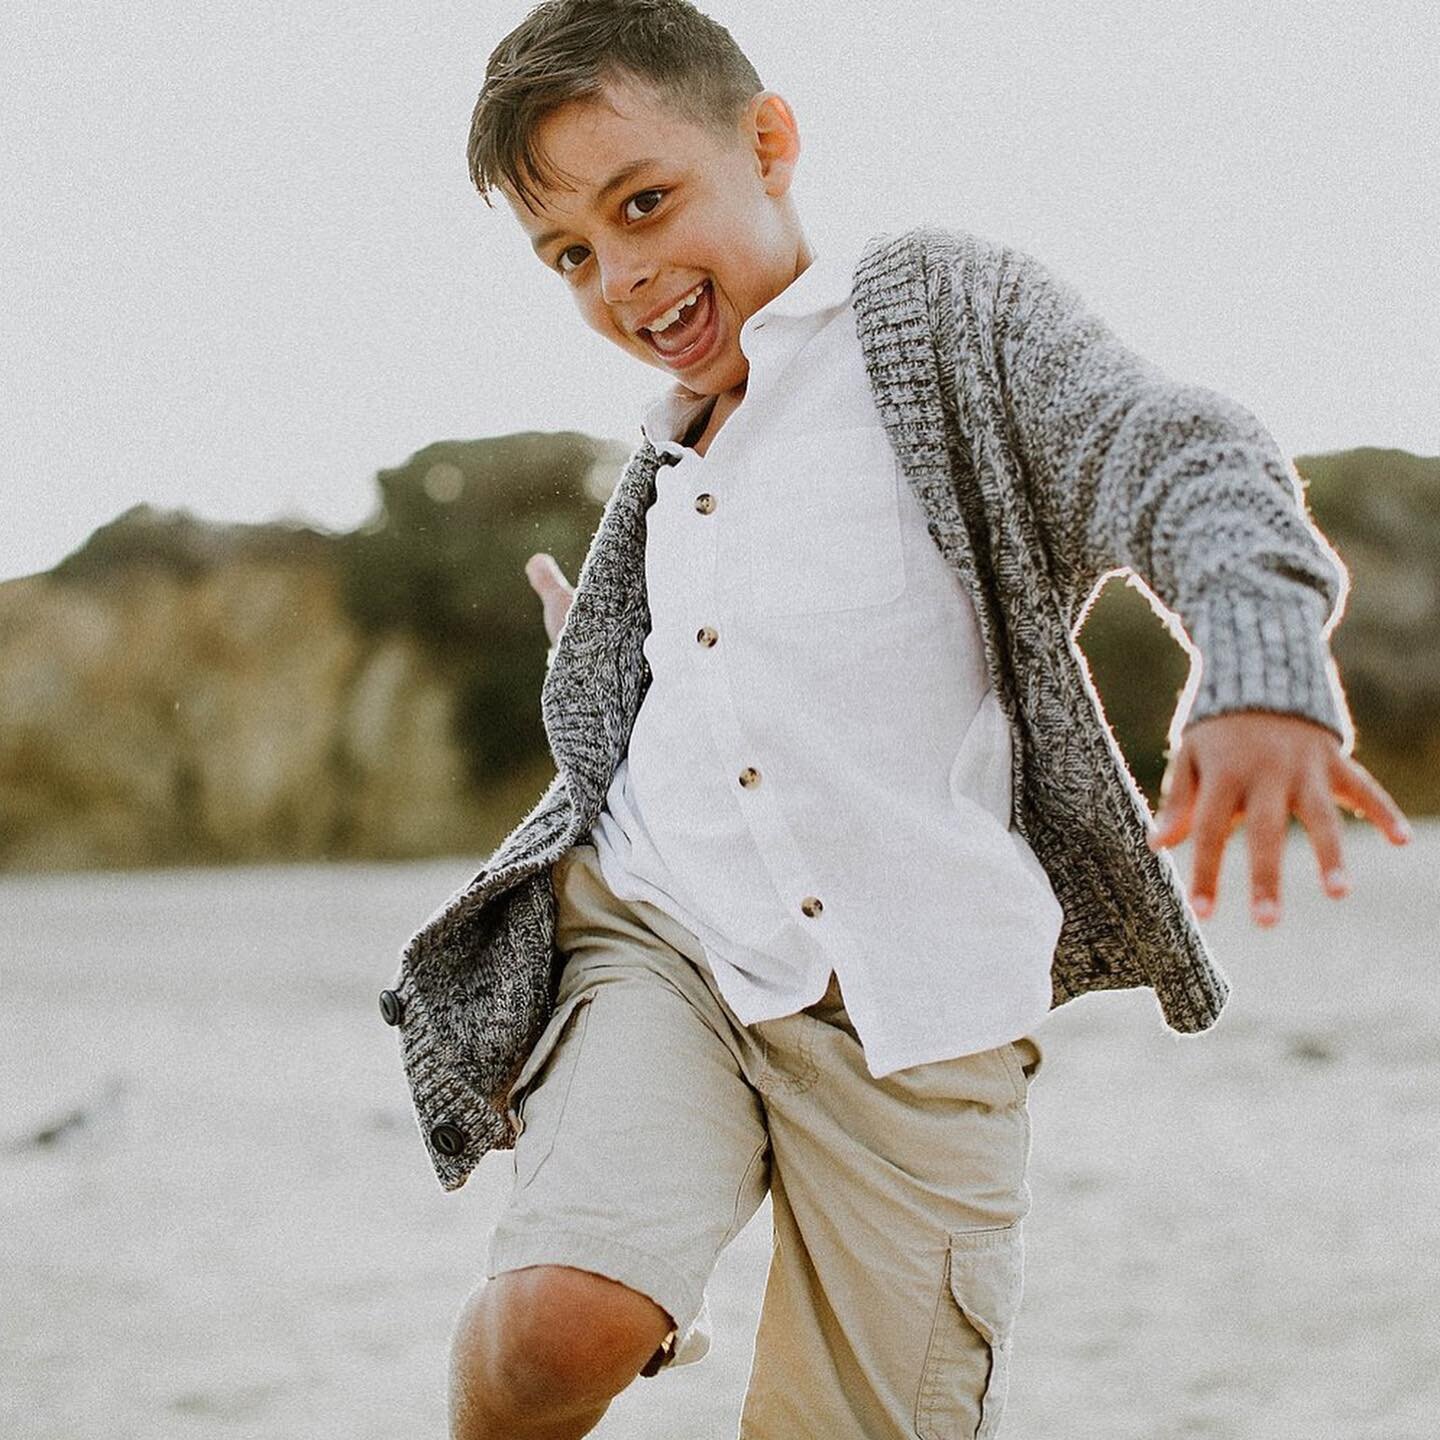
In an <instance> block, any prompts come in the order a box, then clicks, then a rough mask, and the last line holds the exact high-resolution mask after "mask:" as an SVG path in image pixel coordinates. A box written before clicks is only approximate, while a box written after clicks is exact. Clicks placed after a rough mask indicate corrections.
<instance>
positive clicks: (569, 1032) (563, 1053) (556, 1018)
mask: <svg viewBox="0 0 1440 1440" xmlns="http://www.w3.org/2000/svg"><path fill="white" fill-rule="evenodd" d="M594 998H595V994H594V992H593V991H591V992H590V993H589V994H586V995H581V996H580V997H579V998H578V999H577V1000H575V1001H574V1002H573V1003H572V1004H570V1005H569V1006H568V1007H562V1008H561V1009H559V1010H557V1011H556V1012H555V1014H554V1015H552V1016H551V1017H550V1021H549V1023H548V1024H547V1025H546V1027H545V1029H544V1031H543V1032H542V1033H541V1035H540V1039H539V1040H538V1041H536V1043H535V1048H534V1049H533V1050H532V1051H531V1052H530V1054H529V1056H528V1058H527V1059H526V1061H525V1064H524V1065H523V1066H521V1068H520V1073H519V1075H518V1076H517V1077H516V1079H515V1083H514V1085H512V1086H511V1087H510V1097H509V1102H508V1107H509V1113H510V1124H511V1127H512V1129H513V1130H514V1132H515V1181H516V1183H517V1184H518V1185H519V1186H520V1187H521V1188H523V1187H524V1186H526V1185H528V1184H529V1183H530V1182H531V1181H532V1180H533V1179H534V1178H535V1175H536V1173H537V1172H538V1171H539V1169H540V1167H541V1166H542V1165H543V1164H544V1163H545V1161H546V1160H547V1159H549V1157H550V1152H551V1151H552V1150H553V1149H554V1148H555V1136H556V1134H557V1133H558V1131H559V1129H560V1120H561V1117H562V1116H563V1115H564V1113H565V1102H566V1100H567V1099H568V1098H569V1095H570V1083H571V1081H572V1080H573V1079H574V1077H575V1066H576V1063H577V1061H578V1060H579V1058H580V1047H581V1045H582V1043H583V1042H584V1039H585V1021H586V1018H587V1016H588V1014H589V1011H590V1002H591V1001H592V1000H593V999H594Z"/></svg>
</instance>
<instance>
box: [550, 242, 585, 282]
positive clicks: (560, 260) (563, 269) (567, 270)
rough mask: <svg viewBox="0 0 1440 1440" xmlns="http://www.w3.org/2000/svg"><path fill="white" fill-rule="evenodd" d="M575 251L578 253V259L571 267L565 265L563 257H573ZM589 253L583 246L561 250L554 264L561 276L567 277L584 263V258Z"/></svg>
mask: <svg viewBox="0 0 1440 1440" xmlns="http://www.w3.org/2000/svg"><path fill="white" fill-rule="evenodd" d="M577 250H578V251H579V252H580V258H579V259H578V260H576V261H575V263H574V264H573V265H566V263H565V257H566V256H567V255H574V254H575V252H576V251H577ZM589 253H590V252H589V251H588V250H587V249H586V248H585V247H584V246H583V245H571V246H570V247H569V248H568V249H566V250H562V251H561V252H560V254H559V256H558V258H557V259H556V261H555V263H556V265H557V267H558V268H559V270H560V273H561V274H562V275H568V274H569V273H570V272H571V271H572V270H578V269H579V268H580V266H582V265H583V264H584V263H585V257H586V256H587V255H588V254H589Z"/></svg>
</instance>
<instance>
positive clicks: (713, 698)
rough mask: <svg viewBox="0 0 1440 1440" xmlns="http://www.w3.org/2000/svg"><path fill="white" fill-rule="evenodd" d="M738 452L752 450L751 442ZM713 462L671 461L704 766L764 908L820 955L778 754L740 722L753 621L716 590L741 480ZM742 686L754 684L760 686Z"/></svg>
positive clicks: (818, 897)
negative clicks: (739, 836) (698, 541)
mask: <svg viewBox="0 0 1440 1440" xmlns="http://www.w3.org/2000/svg"><path fill="white" fill-rule="evenodd" d="M746 438H747V441H749V440H750V439H751V438H752V437H751V436H749V435H747V437H746ZM745 449H746V452H747V453H750V454H753V453H754V449H753V446H752V445H750V444H747V445H746V447H745ZM717 465H722V467H723V462H721V461H717V460H710V459H708V458H707V459H703V460H702V459H698V458H697V457H693V456H687V457H686V459H685V461H684V462H682V465H681V467H680V469H681V472H682V474H683V477H684V480H685V485H686V491H687V503H689V504H690V505H691V506H692V508H693V510H694V511H695V519H696V524H695V526H694V527H693V528H694V529H695V530H697V531H698V532H699V533H702V534H703V535H705V537H706V543H705V545H704V546H703V551H701V550H697V551H695V552H692V553H694V554H695V556H696V560H697V564H696V569H695V574H696V575H697V577H699V578H700V579H701V583H700V584H699V585H698V586H697V587H696V589H695V590H694V592H693V594H694V597H695V599H694V605H693V608H692V611H691V615H692V630H691V638H690V643H691V644H692V645H693V646H694V647H695V656H694V661H695V671H696V674H697V676H698V681H699V684H698V690H699V693H700V694H701V695H702V696H703V697H704V705H703V707H702V708H703V709H704V712H705V716H706V720H707V722H708V726H709V731H710V738H711V745H712V753H711V756H710V762H711V763H712V764H713V765H714V766H715V767H716V768H717V771H718V778H719V781H720V784H721V786H722V788H723V789H724V790H725V791H726V792H727V793H728V794H729V795H730V796H731V797H732V799H733V801H734V803H735V804H736V805H737V806H738V808H739V811H740V815H741V818H742V819H743V821H744V823H745V827H746V830H747V832H748V834H749V836H750V840H751V843H752V845H753V847H754V851H755V854H756V856H757V857H758V859H759V862H760V866H761V868H762V869H763V871H764V873H765V874H766V875H767V876H768V877H769V879H770V882H771V885H772V887H773V894H772V895H771V896H770V897H768V899H767V904H768V907H769V908H770V919H771V921H773V920H774V919H776V918H779V917H780V916H782V915H783V917H784V918H785V919H786V920H788V921H789V922H791V925H792V928H793V927H794V926H796V925H798V926H799V927H802V928H800V929H799V931H798V933H799V934H800V935H802V936H805V935H808V936H809V938H810V939H811V940H812V941H813V943H814V945H815V952H814V953H815V954H816V955H821V956H828V954H829V953H830V949H831V944H832V934H831V932H832V931H833V930H834V928H835V925H834V918H833V917H830V916H827V915H826V913H825V897H824V896H823V894H821V893H820V890H821V888H822V887H821V886H820V885H819V884H818V882H817V880H816V876H815V873H814V866H813V865H811V864H809V863H807V861H806V859H805V855H804V852H803V851H802V849H801V847H800V846H799V845H798V844H797V843H796V840H795V836H794V833H793V831H792V830H791V828H790V825H789V822H788V820H787V819H786V815H785V804H784V788H785V781H786V777H785V776H784V775H783V773H781V772H780V771H779V770H778V769H776V768H775V763H776V759H778V757H772V756H771V755H770V754H768V753H767V751H766V749H765V747H764V745H763V744H761V743H759V742H757V741H755V740H754V739H752V738H751V737H752V736H754V735H755V734H757V733H761V730H760V727H757V726H754V725H750V724H747V723H746V718H745V715H746V706H745V704H744V699H745V697H744V695H743V694H742V693H741V692H743V691H744V690H745V689H746V687H747V682H746V680H745V679H744V676H745V674H746V673H747V669H748V673H749V674H750V675H751V676H753V675H754V670H753V667H746V666H745V665H744V663H743V658H744V657H743V647H744V644H745V641H744V634H745V626H746V624H747V623H754V622H753V620H748V621H747V619H746V617H745V616H744V614H743V610H742V609H741V607H742V605H743V600H742V599H740V598H737V596H736V592H735V591H734V590H733V589H732V590H731V592H730V594H729V596H728V597H727V596H724V595H723V594H722V590H721V587H720V583H719V581H720V548H721V547H720V527H721V526H722V525H727V524H728V525H734V524H736V523H738V522H737V519H736V517H737V516H739V515H740V514H742V513H743V511H742V509H741V507H740V506H739V505H738V504H736V501H737V499H738V498H739V494H738V492H739V488H740V487H741V486H743V485H744V484H745V476H744V474H743V473H742V472H741V471H739V470H737V469H735V468H733V467H723V468H721V469H719V470H717V469H716V466H717ZM676 478H677V479H680V478H681V475H677V476H676ZM750 683H751V685H752V688H753V685H754V684H761V683H763V682H761V681H758V680H755V681H752V682H750ZM751 698H752V699H754V700H756V701H758V703H759V704H760V705H761V707H762V708H763V707H764V705H766V704H770V703H773V696H766V695H761V696H752V697H751ZM773 928H774V927H773V923H767V924H765V925H764V926H763V927H762V929H763V930H765V931H766V932H769V931H772V930H773ZM833 938H838V937H833ZM806 958H807V959H808V958H810V957H806Z"/></svg>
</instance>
